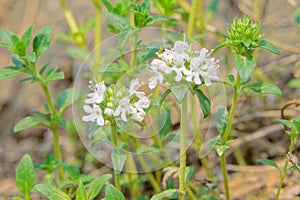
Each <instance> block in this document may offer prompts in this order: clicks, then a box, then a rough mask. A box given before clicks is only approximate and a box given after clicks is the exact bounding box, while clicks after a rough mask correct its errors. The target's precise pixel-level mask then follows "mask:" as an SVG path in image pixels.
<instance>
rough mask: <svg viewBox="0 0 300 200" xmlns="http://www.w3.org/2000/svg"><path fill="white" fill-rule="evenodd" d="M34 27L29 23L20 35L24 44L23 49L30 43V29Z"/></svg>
mask: <svg viewBox="0 0 300 200" xmlns="http://www.w3.org/2000/svg"><path fill="white" fill-rule="evenodd" d="M33 28H34V25H31V26H30V27H29V28H28V29H27V30H26V31H25V33H24V34H23V35H22V38H21V41H22V42H23V44H24V47H25V50H26V49H27V48H28V45H29V43H30V39H31V34H32V30H33Z"/></svg>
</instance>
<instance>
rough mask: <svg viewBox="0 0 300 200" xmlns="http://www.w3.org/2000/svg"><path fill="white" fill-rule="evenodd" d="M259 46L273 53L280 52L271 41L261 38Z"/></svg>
mask: <svg viewBox="0 0 300 200" xmlns="http://www.w3.org/2000/svg"><path fill="white" fill-rule="evenodd" d="M259 46H260V47H262V48H264V49H266V50H268V51H270V52H272V53H274V54H277V55H279V54H280V51H279V50H278V49H277V48H276V47H275V46H274V45H273V44H272V43H270V42H268V41H266V40H261V41H260V42H259Z"/></svg>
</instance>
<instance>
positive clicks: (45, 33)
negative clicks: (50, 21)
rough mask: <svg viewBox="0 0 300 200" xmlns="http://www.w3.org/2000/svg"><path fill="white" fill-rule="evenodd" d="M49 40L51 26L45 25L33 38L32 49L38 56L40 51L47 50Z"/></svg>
mask: <svg viewBox="0 0 300 200" xmlns="http://www.w3.org/2000/svg"><path fill="white" fill-rule="evenodd" d="M50 42H51V28H50V27H49V26H45V27H44V28H42V29H41V30H40V31H39V32H38V34H37V35H36V36H35V37H34V39H33V51H34V52H35V53H36V55H37V57H39V56H40V55H41V54H42V53H44V52H45V51H47V50H48V48H49V47H50Z"/></svg>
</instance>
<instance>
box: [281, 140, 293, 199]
mask: <svg viewBox="0 0 300 200" xmlns="http://www.w3.org/2000/svg"><path fill="white" fill-rule="evenodd" d="M296 139H297V137H291V143H290V146H289V151H288V153H287V155H290V154H292V153H293V150H294V147H295V142H296ZM288 163H289V160H288V158H286V160H285V163H284V167H283V170H282V171H280V181H279V185H278V188H277V194H276V200H279V196H280V191H281V188H282V185H283V180H284V178H285V176H286V172H287V168H288Z"/></svg>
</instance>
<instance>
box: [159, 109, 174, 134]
mask: <svg viewBox="0 0 300 200" xmlns="http://www.w3.org/2000/svg"><path fill="white" fill-rule="evenodd" d="M160 119H165V120H160ZM157 121H158V127H161V129H160V130H159V135H160V136H161V137H165V136H166V135H167V133H169V132H170V131H171V130H172V119H171V111H170V109H166V111H165V112H163V113H159V114H158V116H157ZM162 123H164V124H162Z"/></svg>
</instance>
